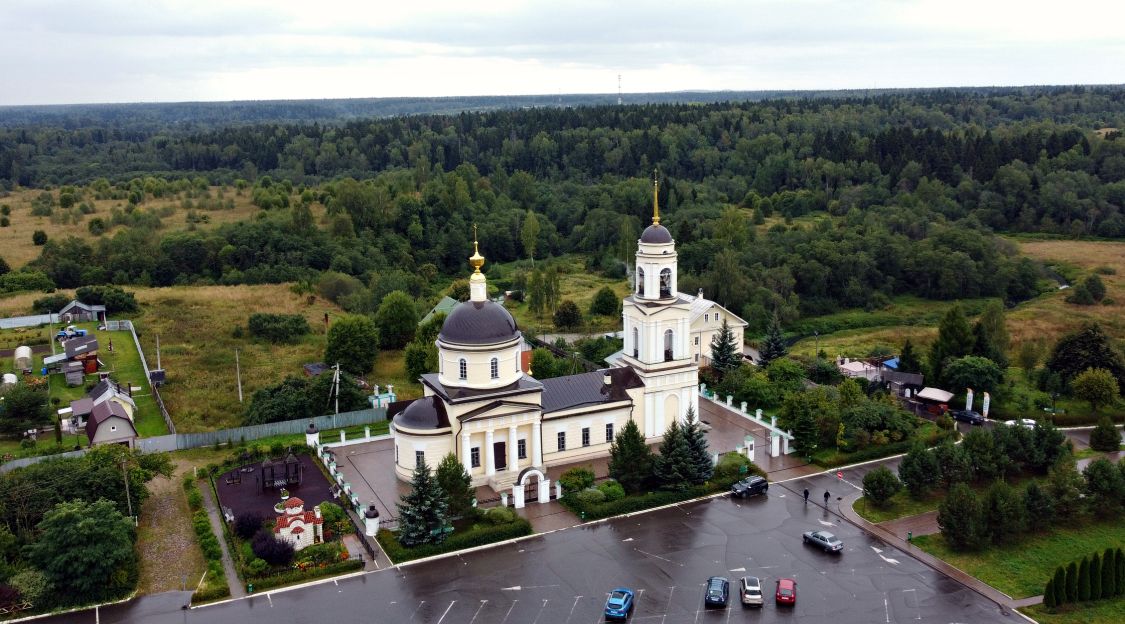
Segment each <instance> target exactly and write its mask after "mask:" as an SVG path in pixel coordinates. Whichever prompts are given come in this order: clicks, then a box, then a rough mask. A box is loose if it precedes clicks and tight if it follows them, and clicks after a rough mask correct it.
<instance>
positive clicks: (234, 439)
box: [137, 407, 387, 453]
mask: <svg viewBox="0 0 1125 624" xmlns="http://www.w3.org/2000/svg"><path fill="white" fill-rule="evenodd" d="M386 419H387V410H386V408H382V407H380V408H375V409H365V410H357V411H354V412H342V413H340V414H330V415H328V416H317V417H316V418H313V419H311V422H313V423H315V424H316V426H317V428H318V429H339V428H343V427H354V426H356V425H369V424H371V423H376V422H379V421H382V420H386ZM309 422H310V419H307V418H300V419H296V420H284V421H281V422H273V423H264V424H261V425H248V426H246V427H235V428H233V429H220V430H218V431H201V432H198V433H173V434H169V435H162V436H156V437H154V438H140V439H138V440H137V449H138V450H140V451H142V452H145V453H153V452H160V451H182V450H184V449H191V448H199V447H202V446H214V445H215V444H237V443H238V442H240V441H243V440H245V441H247V442H249V441H251V440H258V439H261V438H268V437H270V436H275V435H291V434H294V433H304V432H305V428H306V427H308V426H309Z"/></svg>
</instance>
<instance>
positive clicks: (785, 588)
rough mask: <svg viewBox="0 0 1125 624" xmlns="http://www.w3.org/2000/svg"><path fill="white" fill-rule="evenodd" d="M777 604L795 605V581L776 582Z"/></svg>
mask: <svg viewBox="0 0 1125 624" xmlns="http://www.w3.org/2000/svg"><path fill="white" fill-rule="evenodd" d="M777 604H779V605H795V604H797V581H794V580H793V579H790V578H783V579H778V580H777Z"/></svg>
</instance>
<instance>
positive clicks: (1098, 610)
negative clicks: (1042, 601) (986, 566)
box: [1020, 597, 1125, 624]
mask: <svg viewBox="0 0 1125 624" xmlns="http://www.w3.org/2000/svg"><path fill="white" fill-rule="evenodd" d="M1020 611H1022V612H1023V613H1026V614H1027V615H1030V616H1031V617H1032V618H1034V619H1035V621H1037V622H1039V624H1120V623H1121V622H1125V598H1121V597H1118V598H1116V599H1113V600H1099V601H1097V602H1089V603H1085V604H1081V605H1067V606H1065V607H1063V608H1062V609H1058V610H1056V612H1054V613H1052V612H1051V610H1050V609H1048V608H1047V607H1044V606H1043V605H1035V606H1033V607H1025V608H1023V609H1020Z"/></svg>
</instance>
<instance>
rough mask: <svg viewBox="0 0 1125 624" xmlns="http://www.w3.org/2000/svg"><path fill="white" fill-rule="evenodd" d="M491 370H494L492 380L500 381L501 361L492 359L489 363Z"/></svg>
mask: <svg viewBox="0 0 1125 624" xmlns="http://www.w3.org/2000/svg"><path fill="white" fill-rule="evenodd" d="M489 368H490V369H491V370H492V378H493V379H499V378H500V360H498V359H496V358H492V362H490V363H489Z"/></svg>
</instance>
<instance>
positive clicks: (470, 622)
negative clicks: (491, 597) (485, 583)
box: [469, 600, 488, 624]
mask: <svg viewBox="0 0 1125 624" xmlns="http://www.w3.org/2000/svg"><path fill="white" fill-rule="evenodd" d="M487 602H488V601H487V600H481V601H480V606H479V607H477V612H476V613H474V614H473V619H471V620H469V624H473V622H476V621H477V616H478V615H480V612H481V610H482V609H484V605H485V603H487Z"/></svg>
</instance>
